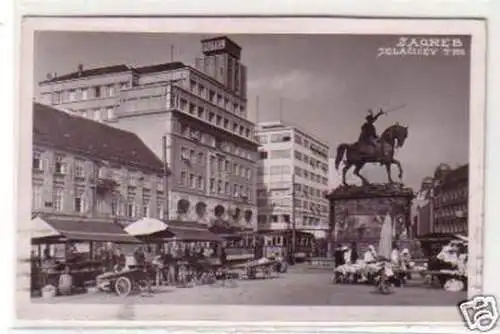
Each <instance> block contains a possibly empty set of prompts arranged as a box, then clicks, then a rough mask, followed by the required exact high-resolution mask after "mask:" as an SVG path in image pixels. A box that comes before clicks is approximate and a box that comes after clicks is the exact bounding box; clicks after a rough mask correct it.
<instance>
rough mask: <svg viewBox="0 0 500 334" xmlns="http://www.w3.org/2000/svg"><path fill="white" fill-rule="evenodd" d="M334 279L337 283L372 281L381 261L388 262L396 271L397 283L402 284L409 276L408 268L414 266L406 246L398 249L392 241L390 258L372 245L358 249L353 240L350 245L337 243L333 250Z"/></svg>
mask: <svg viewBox="0 0 500 334" xmlns="http://www.w3.org/2000/svg"><path fill="white" fill-rule="evenodd" d="M334 258H335V259H334V260H335V281H336V282H337V283H357V282H359V283H363V282H372V281H373V279H374V277H375V276H376V275H377V272H378V271H379V270H380V269H381V267H380V263H381V262H384V261H385V262H389V263H390V264H391V266H392V268H394V271H395V272H396V273H397V274H396V276H397V278H398V279H397V284H404V283H405V282H406V280H407V278H409V276H410V275H409V274H408V270H409V269H412V268H414V267H415V263H414V262H413V261H412V255H411V254H410V251H409V250H408V248H404V249H402V250H401V249H400V248H399V246H398V245H397V243H393V245H392V251H391V254H390V258H384V257H383V256H380V255H379V254H377V251H376V249H375V247H374V246H373V245H368V246H367V247H366V249H365V250H364V252H363V251H360V250H358V247H357V245H356V243H355V242H353V243H351V245H350V246H347V245H339V246H338V247H337V249H336V250H335V255H334Z"/></svg>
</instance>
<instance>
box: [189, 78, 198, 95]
mask: <svg viewBox="0 0 500 334" xmlns="http://www.w3.org/2000/svg"><path fill="white" fill-rule="evenodd" d="M189 89H190V90H191V91H192V92H193V93H194V92H195V90H196V81H194V80H190V81H189Z"/></svg>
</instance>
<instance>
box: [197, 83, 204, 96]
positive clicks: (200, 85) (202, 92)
mask: <svg viewBox="0 0 500 334" xmlns="http://www.w3.org/2000/svg"><path fill="white" fill-rule="evenodd" d="M198 95H200V96H201V97H205V87H203V85H202V84H199V85H198Z"/></svg>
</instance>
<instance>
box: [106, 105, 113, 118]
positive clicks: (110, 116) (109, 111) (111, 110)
mask: <svg viewBox="0 0 500 334" xmlns="http://www.w3.org/2000/svg"><path fill="white" fill-rule="evenodd" d="M106 114H107V118H108V119H114V118H115V110H114V108H113V107H108V108H106Z"/></svg>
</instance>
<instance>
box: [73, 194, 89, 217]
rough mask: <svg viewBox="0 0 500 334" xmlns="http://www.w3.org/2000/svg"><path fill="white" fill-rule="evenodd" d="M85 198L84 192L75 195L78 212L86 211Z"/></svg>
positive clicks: (75, 206)
mask: <svg viewBox="0 0 500 334" xmlns="http://www.w3.org/2000/svg"><path fill="white" fill-rule="evenodd" d="M85 204H86V203H85V200H84V198H83V192H78V195H76V197H75V203H74V209H75V212H77V213H84V212H86V206H85Z"/></svg>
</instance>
